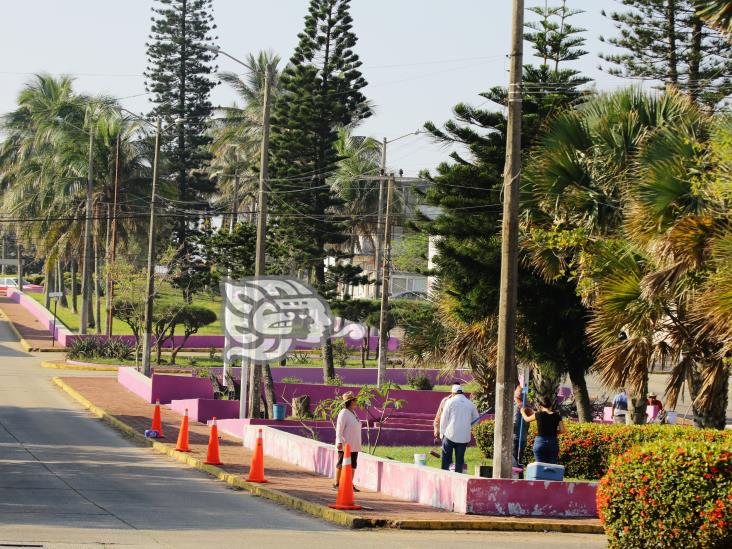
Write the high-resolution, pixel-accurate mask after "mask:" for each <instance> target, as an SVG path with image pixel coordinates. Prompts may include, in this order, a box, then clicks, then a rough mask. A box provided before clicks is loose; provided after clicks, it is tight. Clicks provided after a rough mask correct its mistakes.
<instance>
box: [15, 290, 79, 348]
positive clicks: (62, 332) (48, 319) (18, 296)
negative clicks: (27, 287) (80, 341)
mask: <svg viewBox="0 0 732 549" xmlns="http://www.w3.org/2000/svg"><path fill="white" fill-rule="evenodd" d="M7 297H8V299H10V300H12V301H14V302H15V303H18V304H19V305H21V306H22V307H23V308H24V309H25V310H27V311H28V312H29V313H30V314H31V315H33V316H34V317H35V318H36V320H38V322H40V323H41V325H42V326H43V327H44V328H45V329H46V330H47V331H48V336H49V337H48V339H49V341H50V340H51V332H52V331H53V315H52V314H51V313H50V312H48V310H47V309H46V308H45V307H44V306H43V305H41V304H40V303H38V302H37V301H36V300H35V299H33V298H32V297H28V296H27V295H24V294H23V292H20V291H18V290H16V289H13V288H9V289H8V291H7ZM53 335H54V339H55V340H56V341H57V342H58V344H59V347H61V348H63V347H66V345H67V339H68V337H69V336H70V335H71V332H69V330H68V329H67V328H66V326H64V325H63V324H61V323H60V322H59V321H57V322H56V330H55V331H54V334H53Z"/></svg>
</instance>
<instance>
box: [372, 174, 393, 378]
mask: <svg viewBox="0 0 732 549" xmlns="http://www.w3.org/2000/svg"><path fill="white" fill-rule="evenodd" d="M393 201H394V174H391V175H389V188H388V190H387V192H386V221H385V223H384V257H383V259H382V263H383V265H382V269H381V281H382V284H383V291H382V292H381V312H380V314H379V369H378V373H377V377H376V384H377V385H378V386H379V387H381V386H382V385H383V384H384V383H385V382H386V355H387V347H388V343H389V335H388V333H387V318H388V314H389V273H390V269H391V222H392V219H391V217H392V214H391V207H392V202H393Z"/></svg>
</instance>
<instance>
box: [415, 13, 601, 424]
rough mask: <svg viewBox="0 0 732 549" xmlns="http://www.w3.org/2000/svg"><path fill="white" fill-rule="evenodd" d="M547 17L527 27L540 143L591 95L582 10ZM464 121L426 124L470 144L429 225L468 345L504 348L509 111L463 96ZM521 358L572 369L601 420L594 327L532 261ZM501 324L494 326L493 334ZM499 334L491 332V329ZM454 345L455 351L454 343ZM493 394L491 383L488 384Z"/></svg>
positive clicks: (525, 275) (522, 285)
mask: <svg viewBox="0 0 732 549" xmlns="http://www.w3.org/2000/svg"><path fill="white" fill-rule="evenodd" d="M532 11H534V12H535V13H536V14H537V15H538V16H539V20H538V22H536V23H529V24H528V25H527V27H528V30H529V32H527V36H526V38H527V40H529V41H530V42H531V43H532V44H533V46H534V52H535V56H536V57H537V58H538V59H540V60H541V63H540V64H539V65H538V66H532V65H527V66H525V67H524V76H525V77H526V80H527V82H526V87H525V90H524V93H523V102H524V114H523V119H522V126H523V129H522V138H523V145H524V147H526V149H527V150H530V147H531V145H532V143H533V142H534V141H535V139H536V137H537V135H538V134H539V132H540V129H541V124H542V123H543V122H545V121H546V120H547V119H548V118H549V117H551V116H552V115H553V114H554V113H556V112H557V111H558V110H559V109H565V108H568V107H569V106H570V105H572V104H573V103H575V102H577V101H578V100H581V98H582V96H583V95H584V93H585V92H583V91H582V90H581V89H580V86H581V85H582V84H585V83H587V82H588V81H589V80H588V79H587V78H585V77H584V76H582V75H580V74H579V73H577V72H576V71H574V70H573V69H570V68H565V66H564V65H565V63H566V62H568V61H574V60H575V59H577V58H578V57H581V56H582V55H584V54H585V52H584V50H582V49H581V47H582V45H583V42H584V41H583V39H582V37H581V35H580V34H579V33H581V29H575V28H574V27H572V26H571V25H569V24H568V21H567V19H569V18H570V17H571V16H572V15H573V14H574V12H572V11H571V10H569V9H568V8H567V6H566V3H565V2H562V3H561V4H560V6H559V7H556V8H548V7H546V8H537V9H535V10H532ZM481 95H482V96H483V97H485V98H486V99H488V100H490V101H492V102H494V103H497V104H500V105H503V104H505V99H506V90H505V88H500V87H496V88H493V89H492V90H490V91H489V92H487V93H485V94H481ZM454 112H455V119H454V120H450V121H448V122H447V123H446V124H445V126H444V128H438V127H437V126H436V125H435V124H432V123H427V124H426V125H425V128H426V129H427V131H428V132H430V133H431V134H432V136H433V137H434V138H435V139H436V140H437V141H438V142H439V143H442V144H445V145H455V144H462V145H464V146H466V147H467V152H468V154H459V153H453V154H452V160H453V162H451V163H448V162H444V163H442V164H440V165H439V166H438V168H437V173H436V174H435V175H434V176H433V177H432V182H433V185H432V187H431V188H430V189H429V190H428V191H427V193H426V199H427V202H428V203H429V204H430V205H433V206H438V207H439V208H440V215H439V216H438V217H437V219H435V220H432V221H429V220H424V221H423V225H422V227H423V229H424V230H426V231H427V232H429V234H431V235H435V236H439V237H440V238H439V240H438V241H437V249H438V255H437V257H436V258H435V262H436V275H437V276H438V278H439V281H440V287H441V291H442V292H444V294H445V298H444V306H447V307H449V309H450V313H451V314H450V316H452V317H454V318H457V319H459V321H460V322H461V323H463V324H464V329H463V330H462V331H463V332H464V333H465V334H472V333H475V334H476V338H475V339H474V341H472V342H471V340H470V338H469V337H463V338H462V339H461V341H460V344H461V345H463V346H468V345H471V344H474V345H475V346H476V348H481V346H482V345H484V341H486V340H492V341H493V345H495V338H496V337H497V333H495V329H496V327H497V315H498V297H499V296H498V287H499V281H500V264H501V229H500V227H501V212H502V206H501V197H502V188H503V178H502V173H503V168H504V163H505V147H506V127H507V125H506V118H505V115H504V114H503V113H502V112H496V111H491V110H488V109H481V108H477V107H472V106H470V105H466V104H464V103H461V104H459V105H457V106H456V107H455V109H454ZM519 269H520V270H519V290H518V296H519V301H518V310H519V326H518V329H519V332H520V333H519V337H518V341H519V345H520V349H519V357H520V360H521V361H522V362H524V363H531V364H534V365H538V366H540V367H541V369H542V370H543V371H545V372H546V373H548V374H549V375H550V376H556V375H557V374H559V373H565V372H566V373H569V374H570V377H571V379H572V383H573V386H574V388H575V394H576V395H580V397H579V398H578V408H579V410H580V417H581V419H582V420H584V421H588V420H590V419H591V411H590V410H589V397H588V395H587V387H586V385H585V381H584V373H585V371H586V370H587V368H589V366H590V365H591V351H590V350H589V347H588V345H587V342H586V339H585V335H584V331H585V325H586V320H587V315H586V311H585V309H584V307H583V306H582V304H581V303H580V300H579V297H578V296H577V295H576V293H575V288H574V285H572V284H571V283H568V282H567V281H551V282H549V281H546V280H544V279H543V278H542V277H541V276H540V275H539V274H538V273H537V272H536V271H535V270H534V269H533V268H532V267H531V265H530V264H529V262H528V261H522V262H521V264H520V267H519ZM491 330H492V331H491ZM486 331H487V332H489V333H488V334H486V333H485V332H486ZM448 351H449V350H448ZM461 354H462V356H467V355H469V354H470V352H469V350H467V349H454V350H453V352H452V353H451V352H447V355H448V356H461ZM484 390H485V391H486V392H488V393H490V392H491V391H492V388H491V387H485V388H484Z"/></svg>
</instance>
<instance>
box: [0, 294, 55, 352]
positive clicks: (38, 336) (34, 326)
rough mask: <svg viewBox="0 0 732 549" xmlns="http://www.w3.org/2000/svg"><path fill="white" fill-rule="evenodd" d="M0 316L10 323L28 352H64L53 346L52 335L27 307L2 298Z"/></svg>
mask: <svg viewBox="0 0 732 549" xmlns="http://www.w3.org/2000/svg"><path fill="white" fill-rule="evenodd" d="M0 316H4V317H5V318H6V319H7V320H9V321H10V327H11V328H12V330H13V331H14V332H15V333H16V335H17V336H18V337H19V338H20V345H21V346H22V347H23V349H25V350H26V351H29V352H33V351H56V352H59V351H63V350H64V349H63V348H60V347H59V346H58V345H56V346H54V345H52V339H51V333H50V332H49V331H48V330H47V329H46V328H44V327H43V325H42V324H41V323H40V322H39V321H38V320H37V319H36V317H34V316H33V315H32V314H30V313H29V312H28V311H27V310H26V309H25V307H23V306H21V305H19V304H18V303H15V302H14V301H12V300H11V299H8V298H7V297H5V296H0Z"/></svg>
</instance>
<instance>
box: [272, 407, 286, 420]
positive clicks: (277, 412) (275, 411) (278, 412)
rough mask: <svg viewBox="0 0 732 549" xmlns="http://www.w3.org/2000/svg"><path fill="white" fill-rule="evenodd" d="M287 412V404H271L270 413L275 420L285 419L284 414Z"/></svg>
mask: <svg viewBox="0 0 732 549" xmlns="http://www.w3.org/2000/svg"><path fill="white" fill-rule="evenodd" d="M286 413H287V406H286V405H285V404H274V405H273V406H272V415H274V419H276V420H277V421H282V420H283V419H285V414H286Z"/></svg>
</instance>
